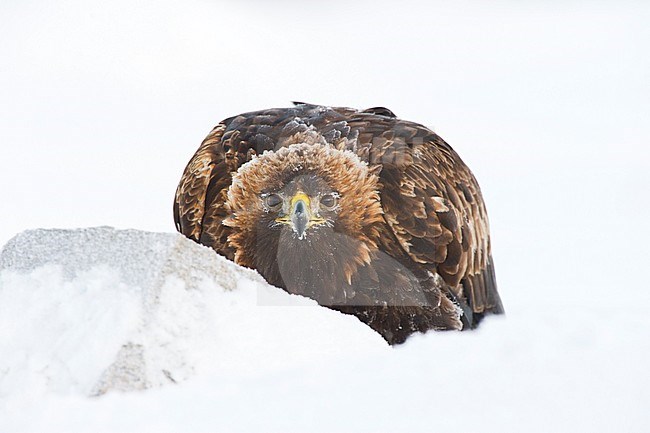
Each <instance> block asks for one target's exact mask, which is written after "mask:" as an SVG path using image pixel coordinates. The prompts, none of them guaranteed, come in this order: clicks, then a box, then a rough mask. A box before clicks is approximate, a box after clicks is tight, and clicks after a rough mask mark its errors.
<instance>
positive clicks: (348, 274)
mask: <svg viewBox="0 0 650 433" xmlns="http://www.w3.org/2000/svg"><path fill="white" fill-rule="evenodd" d="M226 206H227V208H228V210H229V212H230V216H229V217H228V218H227V219H225V220H224V224H225V225H227V226H228V227H230V228H231V230H232V232H231V234H230V235H229V237H228V242H229V244H230V246H231V247H233V248H234V250H235V261H236V262H237V263H239V264H240V265H243V266H248V267H251V268H255V269H257V270H258V271H259V272H260V273H261V274H262V276H264V277H265V278H266V280H267V281H269V282H270V283H272V284H276V285H280V286H284V287H285V288H286V289H287V290H288V291H289V292H291V293H298V294H304V295H307V296H311V297H314V298H316V299H317V300H318V301H319V302H322V303H323V304H328V303H330V304H331V303H337V302H341V301H342V299H339V298H340V296H341V294H340V293H335V292H336V291H335V290H334V289H335V288H337V287H339V288H340V287H341V285H342V284H343V285H345V284H346V283H347V285H350V284H351V280H352V278H353V276H354V274H355V272H356V270H357V268H358V267H359V266H363V265H364V264H367V263H369V262H370V260H371V259H372V257H373V255H374V254H375V252H376V251H377V244H378V241H379V226H380V223H381V222H382V221H383V216H382V213H383V212H382V208H381V204H380V201H379V192H378V178H377V175H376V174H375V173H374V172H373V171H372V170H371V169H369V167H368V165H367V164H366V163H364V162H362V161H361V160H360V159H359V157H358V156H357V155H356V154H354V153H352V152H350V151H347V150H338V149H336V148H334V147H331V146H330V145H328V144H304V143H298V144H292V145H290V146H287V147H282V148H280V149H279V150H276V151H268V152H265V153H264V154H262V155H260V156H257V157H255V158H253V159H252V160H251V161H249V162H248V163H246V164H244V165H243V166H242V167H241V168H240V169H239V170H238V171H237V173H236V174H235V175H234V176H233V181H232V184H231V186H230V189H229V190H228V200H227V204H226ZM328 288H329V289H328Z"/></svg>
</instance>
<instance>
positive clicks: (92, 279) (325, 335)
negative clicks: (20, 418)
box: [0, 227, 387, 398]
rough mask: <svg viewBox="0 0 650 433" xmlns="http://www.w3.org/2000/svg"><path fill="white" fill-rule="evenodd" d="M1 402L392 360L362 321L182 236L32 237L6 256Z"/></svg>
mask: <svg viewBox="0 0 650 433" xmlns="http://www.w3.org/2000/svg"><path fill="white" fill-rule="evenodd" d="M0 330H2V332H1V333H0V398H2V397H3V396H7V395H12V397H16V393H21V392H22V393H27V394H31V395H32V398H33V394H34V393H37V394H41V395H43V394H47V393H57V394H63V395H66V394H72V395H75V394H76V395H79V394H82V395H100V394H104V393H106V392H107V391H108V390H112V389H114V390H122V391H128V390H136V389H145V388H150V387H156V386H160V385H164V384H170V383H178V382H180V381H184V380H186V379H188V378H189V377H191V376H193V375H196V374H199V375H201V374H210V373H211V372H213V373H214V372H218V373H219V374H227V373H228V372H229V371H233V372H235V371H236V372H238V373H242V372H249V373H250V374H251V375H253V374H261V375H263V374H264V373H268V372H269V371H273V370H276V371H277V370H281V369H287V368H291V367H292V366H297V365H301V364H303V363H306V362H309V361H310V360H313V359H323V358H326V357H334V358H336V357H337V355H340V354H343V353H347V354H349V353H355V352H357V353H365V352H368V351H374V350H386V347H387V346H386V344H385V343H384V341H383V340H382V339H381V338H380V337H379V336H378V335H377V334H376V333H374V332H373V331H372V330H370V329H369V328H367V327H366V326H365V325H362V324H361V323H360V322H359V321H358V320H357V319H356V318H354V317H351V316H346V315H343V314H340V313H338V312H335V311H332V310H329V309H326V308H323V307H320V306H318V305H317V304H316V303H315V302H314V301H312V300H310V299H307V298H303V297H299V296H294V295H290V294H288V293H286V292H284V291H283V290H281V289H278V288H275V287H272V286H269V285H268V284H266V283H265V282H264V280H263V279H262V277H261V276H259V274H257V273H256V272H254V271H251V270H248V269H244V268H241V267H239V266H237V265H235V264H234V263H232V262H230V261H228V260H226V259H225V258H223V257H221V256H218V255H217V254H215V252H214V251H213V250H211V249H209V248H206V247H203V246H201V245H198V244H196V243H194V242H192V241H190V240H189V239H187V238H185V237H183V236H181V235H179V234H172V233H150V232H143V231H137V230H114V229H112V228H109V227H99V228H89V229H78V230H30V231H26V232H23V233H21V234H19V235H17V236H16V237H14V238H13V239H12V240H11V241H9V242H8V243H7V245H5V247H4V248H3V250H2V253H1V254H0Z"/></svg>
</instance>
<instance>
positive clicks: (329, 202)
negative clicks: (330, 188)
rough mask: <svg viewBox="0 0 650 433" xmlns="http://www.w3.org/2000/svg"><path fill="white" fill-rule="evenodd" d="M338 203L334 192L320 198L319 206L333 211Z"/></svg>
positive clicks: (337, 197) (337, 196)
mask: <svg viewBox="0 0 650 433" xmlns="http://www.w3.org/2000/svg"><path fill="white" fill-rule="evenodd" d="M338 203H339V195H338V194H337V193H335V192H331V193H329V194H325V195H323V196H322V197H321V198H320V205H321V206H322V207H324V208H325V209H327V210H333V209H334V208H335V207H336V205H337V204H338Z"/></svg>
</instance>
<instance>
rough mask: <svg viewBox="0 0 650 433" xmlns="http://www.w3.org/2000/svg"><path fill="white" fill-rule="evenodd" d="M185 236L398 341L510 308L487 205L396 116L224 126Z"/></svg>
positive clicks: (189, 210) (310, 111)
mask: <svg viewBox="0 0 650 433" xmlns="http://www.w3.org/2000/svg"><path fill="white" fill-rule="evenodd" d="M174 219H175V221H176V226H177V228H178V230H179V231H180V232H181V233H183V234H184V235H186V236H187V237H189V238H190V239H193V240H195V241H196V242H199V243H201V244H204V245H207V246H209V247H212V248H213V249H214V250H216V251H217V252H218V253H219V254H222V255H224V256H226V257H228V258H229V259H231V260H234V261H235V262H236V263H238V264H240V265H242V266H247V267H250V268H254V269H257V270H258V271H259V272H260V274H262V276H263V277H264V278H265V279H266V280H267V281H268V282H269V283H271V284H274V285H276V286H279V287H282V288H284V289H285V290H287V291H288V292H290V293H295V294H301V295H305V296H309V297H311V298H313V299H315V300H317V301H318V302H319V303H320V304H321V305H325V306H327V307H330V308H333V309H336V310H339V311H342V312H344V313H348V314H353V315H355V316H356V317H358V318H359V319H360V320H361V321H362V322H364V323H366V324H368V325H369V326H370V327H371V328H373V329H374V330H376V331H377V332H379V333H380V334H381V335H382V336H383V337H384V338H385V339H386V340H387V341H388V342H389V343H391V344H396V343H401V342H403V341H405V339H406V338H407V337H408V336H409V335H410V334H412V333H414V332H418V331H420V332H424V331H427V330H429V329H437V330H444V329H458V330H460V329H468V328H473V327H475V326H476V325H477V324H478V323H479V321H480V320H481V318H482V317H483V316H484V315H485V314H486V313H497V314H499V313H503V307H502V306H501V300H500V299H499V295H498V293H497V287H496V281H495V278H494V266H493V263H492V257H491V254H490V237H489V229H488V220H487V214H486V211H485V205H484V203H483V198H482V196H481V192H480V189H479V186H478V184H477V182H476V179H475V178H474V176H473V175H472V173H471V172H470V170H469V169H468V168H467V166H466V165H465V164H464V163H463V162H462V161H461V159H460V158H459V157H458V155H457V154H456V153H455V152H454V151H453V149H452V148H451V147H450V146H449V145H448V144H447V143H445V142H444V141H443V140H442V139H441V138H440V137H439V136H438V135H436V134H435V133H433V132H432V131H430V130H429V129H427V128H425V127H424V126H422V125H419V124H416V123H412V122H408V121H404V120H400V119H398V118H396V117H395V115H394V114H393V113H392V112H391V111H390V110H388V109H386V108H382V107H377V108H371V109H368V110H365V111H357V110H353V109H350V108H332V107H323V106H317V105H310V104H302V103H297V104H296V106H295V107H291V108H277V109H269V110H263V111H257V112H253V113H246V114H241V115H239V116H236V117H231V118H229V119H226V120H224V121H223V122H221V123H220V124H219V125H217V126H216V127H215V128H214V129H213V130H212V132H211V133H210V134H209V135H208V136H207V138H206V139H205V140H204V141H203V143H202V144H201V146H200V147H199V149H198V151H197V152H196V154H195V155H194V156H193V158H192V159H191V160H190V162H189V164H188V165H187V167H186V168H185V172H184V173H183V177H182V178H181V181H180V183H179V185H178V189H177V191H176V198H175V202H174Z"/></svg>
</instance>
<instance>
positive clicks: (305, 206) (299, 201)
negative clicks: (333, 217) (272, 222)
mask: <svg viewBox="0 0 650 433" xmlns="http://www.w3.org/2000/svg"><path fill="white" fill-rule="evenodd" d="M311 206H312V203H311V199H310V198H309V196H308V195H307V194H305V193H304V192H302V191H298V192H297V193H296V195H294V196H293V197H291V201H290V202H289V214H288V215H285V216H283V217H280V218H277V219H276V221H277V222H280V223H283V224H289V225H290V226H291V228H292V229H293V231H294V232H295V233H296V234H297V235H298V239H305V234H306V232H307V229H308V228H309V227H312V226H314V225H317V224H322V223H324V222H325V219H323V218H321V217H319V216H318V215H315V214H314V212H313V210H312V207H311Z"/></svg>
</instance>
